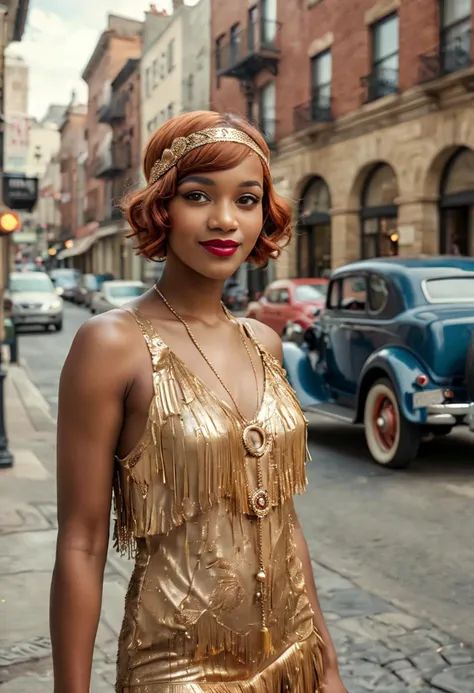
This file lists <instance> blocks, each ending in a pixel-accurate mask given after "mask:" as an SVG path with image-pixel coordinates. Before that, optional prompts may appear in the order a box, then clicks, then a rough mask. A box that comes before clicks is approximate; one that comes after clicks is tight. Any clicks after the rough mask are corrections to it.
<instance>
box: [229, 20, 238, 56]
mask: <svg viewBox="0 0 474 693" xmlns="http://www.w3.org/2000/svg"><path fill="white" fill-rule="evenodd" d="M239 43H240V33H239V24H234V25H233V26H231V28H230V62H231V64H234V63H235V62H236V61H237V59H238V57H239Z"/></svg>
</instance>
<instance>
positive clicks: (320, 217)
mask: <svg viewBox="0 0 474 693" xmlns="http://www.w3.org/2000/svg"><path fill="white" fill-rule="evenodd" d="M330 210H331V194H330V192H329V188H328V186H327V183H326V182H325V180H324V179H323V178H319V177H318V178H313V179H312V180H310V182H309V183H308V185H307V186H306V188H305V191H304V193H303V196H302V198H301V201H300V209H299V221H298V276H300V277H321V276H325V275H327V274H328V273H329V272H330V270H331V217H330Z"/></svg>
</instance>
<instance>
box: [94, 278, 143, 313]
mask: <svg viewBox="0 0 474 693" xmlns="http://www.w3.org/2000/svg"><path fill="white" fill-rule="evenodd" d="M148 289H149V287H148V286H147V285H146V284H144V283H143V282H140V281H126V280H124V279H115V280H114V281H107V282H104V283H103V284H102V286H101V288H100V291H97V292H96V293H95V294H94V296H93V297H92V304H91V312H92V313H94V315H96V314H99V313H105V312H106V311H108V310H111V309H112V308H120V306H123V305H124V304H125V303H128V302H129V301H131V300H133V299H134V298H137V297H138V296H141V295H142V294H144V293H145V291H148Z"/></svg>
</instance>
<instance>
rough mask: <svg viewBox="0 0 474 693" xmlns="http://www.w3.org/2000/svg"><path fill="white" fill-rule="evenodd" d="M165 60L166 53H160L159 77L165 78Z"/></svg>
mask: <svg viewBox="0 0 474 693" xmlns="http://www.w3.org/2000/svg"><path fill="white" fill-rule="evenodd" d="M165 62H166V53H162V54H161V63H160V77H161V79H164V78H165Z"/></svg>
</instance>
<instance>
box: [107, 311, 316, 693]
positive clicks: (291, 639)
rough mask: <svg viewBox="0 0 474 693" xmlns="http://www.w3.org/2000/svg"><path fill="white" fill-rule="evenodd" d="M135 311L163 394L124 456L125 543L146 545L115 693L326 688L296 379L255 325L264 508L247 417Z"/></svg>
mask: <svg viewBox="0 0 474 693" xmlns="http://www.w3.org/2000/svg"><path fill="white" fill-rule="evenodd" d="M129 312H131V313H132V315H133V316H134V317H135V319H136V321H137V322H138V325H139V326H140V328H141V330H142V333H143V336H144V338H145V340H146V343H147V345H148V348H149V351H150V354H151V359H152V364H153V385H154V397H153V400H152V402H151V404H150V409H149V415H148V420H147V424H146V428H145V431H144V433H143V435H142V437H141V439H140V441H139V442H138V444H137V445H136V447H135V448H134V450H132V451H131V452H130V454H129V455H127V457H125V458H124V459H117V460H116V471H115V476H114V504H115V511H116V520H115V542H116V547H117V549H118V550H119V551H120V552H121V553H122V554H123V553H128V555H129V556H130V557H131V556H134V557H135V568H134V571H133V575H132V577H131V580H130V584H129V587H128V591H127V595H126V599H125V614H124V620H123V625H122V630H121V634H120V638H119V646H118V661H117V684H116V693H283V691H289V692H291V693H317V692H319V691H320V688H321V682H322V656H321V653H322V641H321V638H320V636H319V634H318V633H317V632H316V630H315V627H314V624H313V611H312V608H311V605H310V602H309V599H308V597H307V594H306V589H305V582H304V577H303V572H302V565H301V562H300V560H299V559H298V557H297V556H296V548H295V542H294V536H293V533H294V524H293V513H292V507H291V502H290V501H291V499H292V497H293V495H294V494H295V493H301V492H303V491H304V488H305V486H306V483H307V480H306V472H305V463H306V459H307V445H306V437H307V421H306V419H305V417H304V415H303V413H302V411H301V408H300V406H299V404H298V401H297V399H296V397H295V394H294V391H293V390H292V389H291V387H290V386H289V384H288V382H287V380H286V378H285V373H284V371H283V369H282V368H281V366H280V364H279V363H278V362H277V360H276V359H275V358H274V357H273V356H272V355H271V354H270V353H269V352H268V351H267V350H266V349H265V347H263V346H262V345H260V344H259V343H258V342H257V341H256V338H255V335H254V333H253V331H252V329H251V328H250V327H249V326H248V325H247V324H244V326H243V328H242V329H245V332H246V334H247V337H248V338H249V339H250V340H253V343H254V344H255V347H256V349H257V350H258V352H259V353H260V355H261V358H262V360H263V366H264V374H265V386H264V392H263V396H262V401H261V405H260V407H259V410H258V414H257V415H256V417H255V419H254V420H253V424H254V425H255V426H257V427H258V428H259V429H260V430H262V431H264V434H265V438H266V440H267V441H268V444H267V445H266V446H265V451H264V452H263V454H261V455H259V456H260V460H259V462H260V464H261V470H262V471H261V473H260V482H261V484H263V487H264V494H266V495H265V498H266V500H267V501H268V509H267V514H266V515H265V516H264V517H261V516H257V515H256V514H255V513H254V512H253V508H255V504H252V501H251V492H252V489H255V488H257V486H258V481H259V480H258V479H257V476H258V474H257V471H256V463H257V461H256V459H255V456H251V455H248V453H247V450H246V447H245V445H244V444H243V432H244V428H245V425H244V424H243V423H242V421H241V420H240V418H239V417H238V416H237V414H236V413H235V412H234V411H233V409H232V408H231V407H230V406H229V405H227V403H226V402H224V401H223V400H221V399H220V398H218V396H217V395H215V394H213V392H212V391H211V390H210V388H209V387H208V386H207V385H206V384H205V383H204V382H203V381H202V380H201V379H200V378H198V377H197V376H195V375H193V374H192V373H191V372H190V370H189V369H188V368H187V366H186V365H185V364H184V362H183V361H182V360H181V359H180V358H178V356H177V355H176V354H174V353H173V352H172V351H171V350H170V349H169V348H168V347H167V346H166V344H165V343H164V342H163V341H162V340H161V338H160V337H159V335H158V334H157V332H156V330H155V329H154V327H153V326H152V325H151V323H150V322H148V321H147V319H146V318H145V317H144V316H142V315H141V314H140V313H139V312H138V311H137V310H136V309H132V310H130V311H129ZM244 438H245V436H244ZM249 494H250V495H249ZM258 497H259V499H260V496H258ZM258 502H259V503H260V502H261V501H260V500H259V501H258ZM262 577H263V578H264V580H263V582H259V580H262ZM262 626H263V627H262ZM262 632H265V636H267V637H263V638H262Z"/></svg>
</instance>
